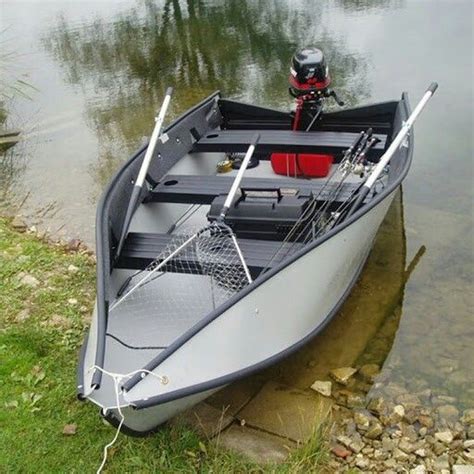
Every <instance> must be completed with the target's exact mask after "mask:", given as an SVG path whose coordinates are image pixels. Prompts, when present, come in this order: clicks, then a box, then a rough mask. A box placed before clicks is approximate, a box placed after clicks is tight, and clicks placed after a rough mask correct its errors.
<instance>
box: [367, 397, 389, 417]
mask: <svg viewBox="0 0 474 474" xmlns="http://www.w3.org/2000/svg"><path fill="white" fill-rule="evenodd" d="M367 409H368V410H369V411H371V412H372V413H375V414H376V415H383V414H385V413H386V412H387V403H386V402H385V400H384V399H383V398H382V397H375V398H372V400H370V402H369V403H368V405H367Z"/></svg>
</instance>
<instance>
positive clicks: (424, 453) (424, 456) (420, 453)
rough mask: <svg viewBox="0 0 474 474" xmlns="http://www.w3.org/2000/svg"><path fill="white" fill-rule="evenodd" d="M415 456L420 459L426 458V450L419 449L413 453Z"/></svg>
mask: <svg viewBox="0 0 474 474" xmlns="http://www.w3.org/2000/svg"><path fill="white" fill-rule="evenodd" d="M415 454H416V455H417V456H419V457H420V458H426V455H427V453H426V449H425V448H420V449H417V450H416V451H415Z"/></svg>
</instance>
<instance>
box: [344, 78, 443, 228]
mask: <svg viewBox="0 0 474 474" xmlns="http://www.w3.org/2000/svg"><path fill="white" fill-rule="evenodd" d="M437 88H438V83H437V82H432V83H431V84H430V86H429V87H428V89H427V90H426V92H425V94H424V95H423V97H422V98H421V100H420V102H418V104H417V106H416V107H415V109H414V110H413V112H412V113H411V115H410V116H409V117H408V119H407V120H406V122H404V123H403V125H402V127H401V129H400V131H399V132H398V134H397V136H396V137H395V138H394V139H393V140H392V143H391V144H390V146H389V147H388V149H387V151H386V152H385V153H384V154H383V155H382V158H380V160H379V162H378V163H377V165H376V166H375V168H374V169H373V170H372V172H371V173H370V175H369V176H368V178H367V180H366V181H365V183H364V185H363V186H362V188H361V189H360V191H359V193H358V195H357V199H356V200H355V202H354V204H353V205H352V207H351V208H350V210H349V212H348V213H347V216H346V219H347V218H349V217H350V216H351V215H352V214H353V213H354V212H355V211H357V209H358V208H359V207H360V206H361V204H362V202H363V201H364V199H365V198H366V196H367V194H369V191H370V190H371V189H372V186H373V185H374V184H375V182H376V181H377V179H378V178H379V176H380V174H381V173H382V172H383V170H384V169H385V167H386V166H387V165H388V163H389V162H390V160H391V158H392V156H393V155H394V154H395V152H396V151H397V150H398V149H399V148H400V146H401V144H402V143H403V141H404V140H405V137H406V136H407V135H408V133H409V132H410V129H411V128H412V127H413V124H414V123H415V121H416V119H417V118H418V116H419V115H420V113H421V111H422V110H423V109H424V108H425V106H426V104H427V103H428V101H429V100H430V99H431V97H432V96H433V94H434V93H435V92H436V89H437Z"/></svg>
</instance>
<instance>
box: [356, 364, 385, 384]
mask: <svg viewBox="0 0 474 474" xmlns="http://www.w3.org/2000/svg"><path fill="white" fill-rule="evenodd" d="M379 373H380V366H379V365H378V364H365V365H363V366H362V367H361V368H360V369H359V375H360V376H361V377H362V379H363V380H365V381H367V382H370V383H373V382H374V380H375V377H377V375H378V374H379Z"/></svg>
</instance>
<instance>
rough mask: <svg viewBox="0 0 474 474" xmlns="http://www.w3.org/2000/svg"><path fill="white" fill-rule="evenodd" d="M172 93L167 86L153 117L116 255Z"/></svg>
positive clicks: (140, 189)
mask: <svg viewBox="0 0 474 474" xmlns="http://www.w3.org/2000/svg"><path fill="white" fill-rule="evenodd" d="M172 93H173V88H172V87H168V89H166V94H165V98H164V100H163V104H162V106H161V109H160V112H159V113H158V115H157V116H156V118H155V121H156V124H155V128H154V129H153V133H152V134H151V138H150V142H149V143H148V147H147V149H146V152H145V158H143V162H142V166H141V168H140V171H139V172H138V176H137V180H136V182H135V185H134V186H133V190H132V194H131V196H130V202H129V203H128V208H127V213H126V214H125V219H124V221H123V227H122V233H121V235H120V239H119V243H118V246H117V252H116V253H115V255H116V256H117V257H118V256H119V255H120V252H121V251H122V247H123V244H124V242H125V239H126V237H127V234H128V228H129V226H130V222H131V220H132V217H133V213H134V212H135V208H136V206H137V204H138V200H139V199H140V193H141V191H142V188H143V183H144V182H145V179H146V175H147V173H148V168H149V167H150V163H151V159H152V158H153V154H154V152H155V148H156V143H157V141H158V138H160V135H161V128H162V126H163V120H164V118H165V114H166V111H167V109H168V105H169V103H170V100H171V94H172Z"/></svg>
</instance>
